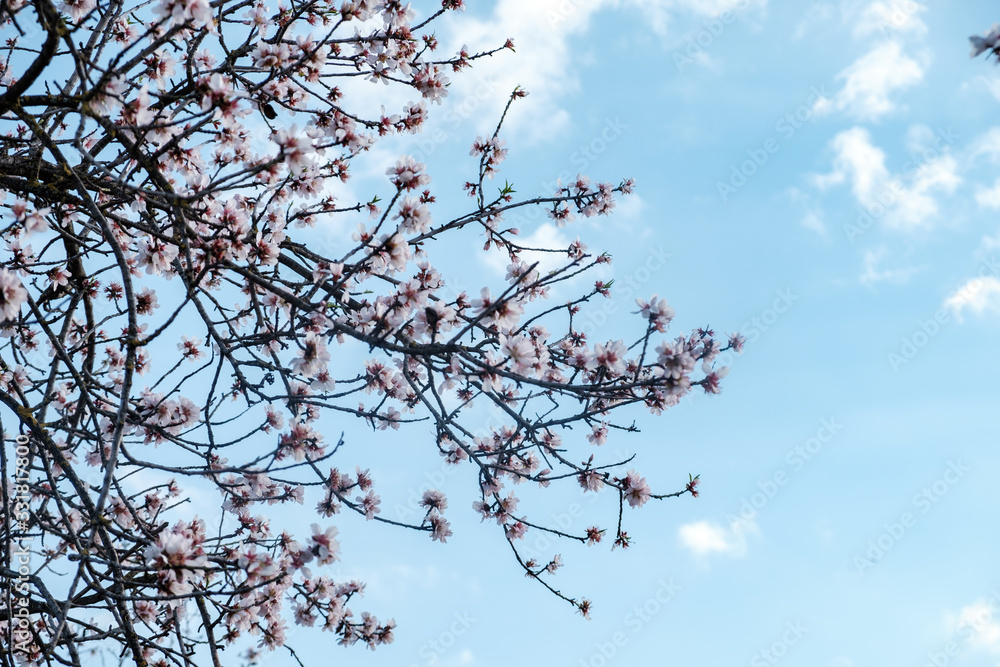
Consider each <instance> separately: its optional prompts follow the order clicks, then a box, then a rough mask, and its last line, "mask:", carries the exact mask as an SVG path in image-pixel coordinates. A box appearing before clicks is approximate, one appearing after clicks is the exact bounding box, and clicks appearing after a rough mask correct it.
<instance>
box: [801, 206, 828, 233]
mask: <svg viewBox="0 0 1000 667" xmlns="http://www.w3.org/2000/svg"><path fill="white" fill-rule="evenodd" d="M799 224H801V225H802V226H803V227H805V228H806V229H808V230H809V231H813V232H816V233H817V234H819V235H820V236H826V225H825V224H823V216H822V214H821V213H820V212H819V211H814V210H809V211H806V214H805V215H804V216H802V220H800V221H799Z"/></svg>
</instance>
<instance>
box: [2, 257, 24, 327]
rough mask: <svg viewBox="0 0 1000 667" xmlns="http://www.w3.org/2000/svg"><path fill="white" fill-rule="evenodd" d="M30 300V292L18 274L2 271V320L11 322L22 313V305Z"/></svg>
mask: <svg viewBox="0 0 1000 667" xmlns="http://www.w3.org/2000/svg"><path fill="white" fill-rule="evenodd" d="M27 300H28V291H27V290H25V289H24V286H23V285H22V284H21V279H20V278H18V277H17V274H16V273H13V272H11V271H8V270H7V269H0V319H3V320H10V319H13V318H15V317H17V314H18V313H19V312H21V304H23V303H24V302H25V301H27Z"/></svg>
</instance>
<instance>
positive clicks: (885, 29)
mask: <svg viewBox="0 0 1000 667" xmlns="http://www.w3.org/2000/svg"><path fill="white" fill-rule="evenodd" d="M925 11H927V7H926V6H924V5H922V4H920V3H919V2H915V1H914V0H887V1H882V0H878V1H876V2H872V3H870V4H868V5H866V6H865V7H864V8H862V9H861V11H860V15H859V16H858V18H857V20H856V22H855V24H854V36H855V37H866V36H868V35H871V34H874V33H878V34H881V35H882V36H888V35H890V34H893V33H901V34H912V35H918V36H920V35H924V34H925V33H926V32H927V24H925V23H924V22H923V21H922V20H921V19H920V16H919V15H920V14H921V13H922V12H925Z"/></svg>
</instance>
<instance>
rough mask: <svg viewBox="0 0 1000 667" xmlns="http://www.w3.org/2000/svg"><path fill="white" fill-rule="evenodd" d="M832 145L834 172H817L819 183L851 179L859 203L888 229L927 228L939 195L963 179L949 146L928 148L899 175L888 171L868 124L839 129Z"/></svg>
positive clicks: (936, 208) (822, 184)
mask: <svg viewBox="0 0 1000 667" xmlns="http://www.w3.org/2000/svg"><path fill="white" fill-rule="evenodd" d="M830 147H831V148H832V149H833V152H834V158H833V171H832V172H830V173H829V174H821V175H818V176H815V177H814V182H815V184H816V185H817V186H819V187H820V188H828V187H831V186H833V185H840V184H842V183H845V182H848V181H849V182H850V184H851V191H852V192H853V194H854V197H855V199H857V201H858V203H859V204H861V205H862V206H864V207H865V208H867V209H868V210H869V212H870V213H871V215H872V217H873V218H877V219H878V220H879V221H880V222H881V223H882V224H884V225H885V226H886V227H888V228H890V229H897V230H901V231H912V230H914V229H919V228H926V227H929V226H930V225H931V223H932V222H933V221H934V219H935V218H937V217H938V214H939V208H938V203H937V199H936V198H935V194H936V193H945V194H951V193H952V192H954V191H955V189H956V188H957V187H958V185H959V183H961V181H962V179H961V177H960V176H959V175H958V161H957V160H955V158H953V157H952V156H951V155H950V154H949V153H948V152H947V146H946V147H945V148H944V149H943V150H941V151H938V150H937V149H933V150H930V151H924V152H923V153H922V154H920V157H919V158H917V159H911V160H910V161H909V162H907V163H906V164H905V165H904V167H905V168H904V170H903V171H902V172H901V173H899V174H893V173H892V172H890V171H889V169H888V167H886V164H885V162H886V160H885V153H884V152H883V151H882V149H880V148H878V147H877V146H875V145H873V144H872V141H871V135H870V134H869V132H868V130H866V129H864V128H861V127H854V128H851V129H850V130H845V131H843V132H841V133H840V134H838V135H837V136H835V137H834V138H833V140H832V141H831V142H830Z"/></svg>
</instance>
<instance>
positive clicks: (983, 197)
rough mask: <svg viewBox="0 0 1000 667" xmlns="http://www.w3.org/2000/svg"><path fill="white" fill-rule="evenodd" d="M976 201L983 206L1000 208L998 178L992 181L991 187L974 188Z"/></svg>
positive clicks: (999, 184)
mask: <svg viewBox="0 0 1000 667" xmlns="http://www.w3.org/2000/svg"><path fill="white" fill-rule="evenodd" d="M976 203H977V204H979V205H980V206H981V207H983V208H991V209H993V210H997V209H1000V178H998V179H997V180H996V181H994V182H993V187H991V188H986V187H983V186H981V185H980V186H979V187H978V188H977V189H976Z"/></svg>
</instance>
